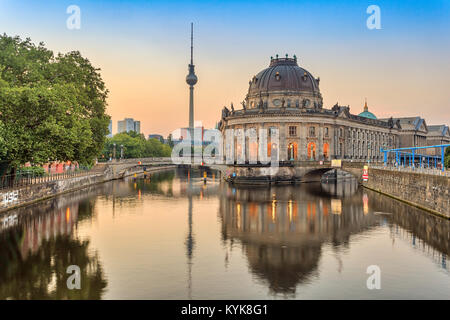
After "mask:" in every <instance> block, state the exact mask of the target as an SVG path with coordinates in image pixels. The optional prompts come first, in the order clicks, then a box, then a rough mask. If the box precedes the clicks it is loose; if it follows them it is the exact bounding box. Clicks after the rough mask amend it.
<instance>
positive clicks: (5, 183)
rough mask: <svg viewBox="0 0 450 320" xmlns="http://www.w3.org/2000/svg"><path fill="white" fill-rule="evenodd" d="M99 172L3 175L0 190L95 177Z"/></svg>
mask: <svg viewBox="0 0 450 320" xmlns="http://www.w3.org/2000/svg"><path fill="white" fill-rule="evenodd" d="M100 173H101V171H99V170H98V169H96V168H94V169H75V170H67V171H65V172H62V173H51V174H44V175H42V174H36V173H34V172H25V173H20V172H19V173H17V174H16V175H11V174H9V175H4V176H2V177H0V190H4V189H15V188H20V187H25V186H29V185H33V184H39V183H46V182H50V181H58V180H64V179H68V178H74V177H81V176H89V175H97V174H100Z"/></svg>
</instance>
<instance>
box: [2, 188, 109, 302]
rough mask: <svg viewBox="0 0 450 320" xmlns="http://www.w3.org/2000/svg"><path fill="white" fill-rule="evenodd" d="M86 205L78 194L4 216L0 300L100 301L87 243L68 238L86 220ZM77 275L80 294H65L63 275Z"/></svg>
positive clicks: (101, 279)
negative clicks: (74, 269)
mask: <svg viewBox="0 0 450 320" xmlns="http://www.w3.org/2000/svg"><path fill="white" fill-rule="evenodd" d="M92 206H93V203H92V201H89V200H87V199H86V196H84V195H82V194H80V193H78V194H74V195H72V196H71V197H70V198H69V197H63V198H58V199H53V200H49V201H46V202H43V203H41V205H40V206H39V207H28V208H21V209H18V210H15V211H13V212H12V213H8V214H7V215H6V216H4V217H3V221H6V220H7V221H14V223H13V224H9V225H5V224H3V225H2V228H3V230H2V232H1V233H0V266H1V268H0V299H100V298H101V297H102V292H103V290H104V288H105V287H106V285H107V282H106V280H105V276H104V274H103V271H102V267H101V264H100V261H99V258H98V254H97V253H95V252H91V251H90V248H89V240H82V239H78V238H77V237H76V236H75V235H74V229H76V227H77V224H78V223H79V222H80V221H82V220H84V219H91V218H92V212H93V211H92ZM70 265H77V266H79V267H80V269H81V280H82V283H83V285H82V288H81V290H69V289H68V288H67V284H66V281H67V273H66V269H67V267H68V266H70Z"/></svg>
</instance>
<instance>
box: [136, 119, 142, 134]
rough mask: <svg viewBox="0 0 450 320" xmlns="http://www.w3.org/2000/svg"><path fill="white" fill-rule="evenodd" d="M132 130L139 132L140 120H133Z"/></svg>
mask: <svg viewBox="0 0 450 320" xmlns="http://www.w3.org/2000/svg"><path fill="white" fill-rule="evenodd" d="M134 132H136V133H141V122H140V121H135V122H134Z"/></svg>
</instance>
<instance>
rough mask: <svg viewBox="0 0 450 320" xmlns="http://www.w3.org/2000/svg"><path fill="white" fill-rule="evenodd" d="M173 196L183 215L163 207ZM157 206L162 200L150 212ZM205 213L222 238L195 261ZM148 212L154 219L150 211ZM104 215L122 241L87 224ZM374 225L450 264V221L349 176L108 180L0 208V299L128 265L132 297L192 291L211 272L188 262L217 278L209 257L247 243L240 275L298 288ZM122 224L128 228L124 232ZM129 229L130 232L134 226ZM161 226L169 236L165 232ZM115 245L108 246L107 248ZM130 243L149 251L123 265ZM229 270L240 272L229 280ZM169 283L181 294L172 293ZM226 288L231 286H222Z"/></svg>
mask: <svg viewBox="0 0 450 320" xmlns="http://www.w3.org/2000/svg"><path fill="white" fill-rule="evenodd" d="M205 176H206V182H205ZM168 201H170V202H168ZM202 202H205V203H208V204H209V205H211V208H210V209H209V210H208V213H210V214H209V215H205V214H203V215H202V214H201V211H200V212H199V211H198V208H200V207H202V206H204V205H203V204H202ZM169 204H170V208H171V209H170V210H173V211H176V213H177V214H178V215H175V214H170V215H166V213H165V212H164V211H167V209H166V208H168V205H169ZM97 207H100V208H101V210H97ZM155 207H157V208H159V209H158V210H162V211H152V210H153V209H154V208H155ZM137 209H142V210H137ZM216 212H217V217H216ZM139 214H141V215H142V216H139ZM211 214H212V215H213V218H214V220H215V221H216V223H217V226H218V227H219V230H220V232H219V234H218V236H219V237H220V242H219V243H218V247H217V248H215V249H214V250H211V251H203V256H205V252H208V254H210V255H209V256H208V258H207V260H202V259H203V258H202V254H199V252H200V253H202V250H205V248H207V247H209V246H210V247H211V248H212V247H214V246H213V245H212V244H211V243H212V242H213V241H214V240H215V239H217V237H216V236H215V235H216V234H214V233H212V232H210V230H211V229H213V226H212V225H210V224H206V223H205V221H210V220H208V219H210V217H211ZM152 215H154V217H156V218H157V220H151V219H152V217H153V216H152ZM101 216H103V217H105V216H108V219H110V220H108V221H113V222H112V223H110V224H107V225H108V226H109V227H113V226H118V227H117V229H114V230H115V231H114V232H116V233H114V234H113V236H114V238H118V240H117V242H115V241H114V239H112V238H108V237H107V236H106V235H105V234H104V233H102V232H100V231H101V230H102V228H103V229H104V228H105V226H104V225H105V223H106V222H104V224H103V225H102V224H100V227H96V228H88V227H86V225H88V226H89V225H97V224H96V223H97V222H98V220H99V218H100V217H101ZM149 217H150V218H149ZM175 217H176V218H175ZM141 218H142V219H144V220H143V221H144V222H142V224H144V226H143V227H141V222H140V221H141V220H139V223H137V224H132V223H133V221H134V220H133V219H141ZM145 219H150V220H145ZM153 219H154V218H153ZM174 219H177V220H176V221H174ZM130 223H131V224H130ZM145 223H147V225H145ZM153 223H154V224H155V225H154V229H152V230H153V233H157V232H160V233H159V235H156V236H155V235H153V234H151V233H150V232H149V231H148V230H149V229H148V228H149V226H153V225H152V224H153ZM209 223H210V222H209ZM81 226H84V228H85V232H83V233H80V231H79V229H80V228H81ZM131 226H132V227H131ZM180 226H181V227H180ZM210 226H211V228H210ZM380 227H381V228H385V229H386V228H387V230H388V232H389V236H390V239H391V240H392V243H393V244H394V243H396V242H397V241H400V242H403V243H406V244H407V245H408V246H409V247H410V248H414V251H415V252H417V253H418V254H421V255H423V256H425V257H426V259H428V260H431V261H433V262H434V264H435V266H436V267H438V268H439V270H443V271H444V272H446V273H447V274H448V273H449V266H448V263H447V260H448V255H449V253H450V223H449V221H445V220H442V219H439V218H437V217H434V216H432V215H429V214H426V213H424V212H422V211H421V210H419V209H416V208H413V207H410V206H408V205H406V204H403V203H400V202H398V201H395V200H392V199H389V198H386V197H385V196H382V195H380V194H377V193H374V192H371V191H369V190H362V189H360V188H358V185H357V184H356V181H347V182H345V183H330V184H326V183H322V184H320V183H314V184H300V185H296V186H272V187H260V188H251V189H250V188H235V187H232V186H229V185H227V184H225V183H223V182H222V180H221V178H220V174H219V173H217V172H214V171H209V170H206V171H205V170H200V171H198V170H193V171H190V170H187V169H179V170H176V171H168V172H162V173H159V174H153V175H151V176H146V177H138V178H130V179H126V180H121V181H114V182H111V183H106V184H102V185H99V186H96V187H93V188H88V189H85V190H83V191H80V192H76V193H73V194H70V195H64V196H61V197H58V198H56V199H52V200H48V201H45V202H41V203H39V205H35V206H30V207H26V208H21V209H18V210H14V211H11V212H9V213H8V214H7V215H4V216H1V217H0V299H9V298H12V299H101V298H104V297H105V294H106V293H107V292H108V289H109V287H110V286H111V281H112V280H111V279H115V281H116V282H120V280H122V279H121V277H125V278H126V279H127V281H130V280H129V279H130V278H127V277H128V276H129V274H130V272H129V269H127V268H134V267H135V268H136V269H131V270H133V272H135V273H132V277H134V278H133V279H134V280H136V284H135V285H134V287H131V288H130V289H129V290H131V293H130V294H131V297H133V292H140V290H142V288H146V289H148V290H150V293H151V294H153V295H151V296H139V297H140V298H153V297H156V298H159V297H160V296H158V290H156V289H154V290H153V288H154V287H157V286H159V288H165V287H170V286H173V287H171V289H167V292H168V293H167V295H165V296H164V297H165V298H189V299H191V298H196V297H198V296H199V292H208V289H209V287H213V286H214V285H215V284H216V283H212V282H208V283H207V284H206V285H200V284H199V283H200V282H201V281H200V279H199V278H198V276H197V278H196V277H195V274H196V273H195V270H203V273H202V276H205V277H206V276H207V273H208V272H209V273H210V274H212V277H213V279H220V278H221V277H225V276H226V275H227V273H226V272H224V271H223V270H221V269H220V267H218V265H217V264H215V260H217V259H221V263H222V264H223V257H224V256H225V266H224V268H225V269H226V268H227V267H228V265H229V264H231V263H233V261H232V260H231V259H230V253H231V251H232V250H233V249H235V248H236V247H239V248H241V249H242V253H243V259H245V261H246V263H245V264H243V266H244V268H245V269H240V270H239V273H240V274H242V273H244V274H247V273H248V274H251V275H252V279H254V281H255V282H256V283H258V285H261V286H263V287H264V288H267V289H268V291H269V296H270V295H280V296H284V297H296V295H297V294H298V293H299V291H302V290H307V288H308V286H310V285H313V284H314V283H315V281H316V280H317V279H320V278H321V276H322V274H323V272H324V271H323V268H321V266H322V267H323V263H322V262H323V260H324V259H325V258H326V257H327V255H330V250H331V252H332V256H333V257H335V258H336V259H337V264H338V272H339V273H341V272H344V271H345V268H347V267H349V266H348V264H347V265H345V264H344V263H343V259H344V255H345V254H346V253H347V252H349V251H350V250H351V249H352V244H353V243H354V241H353V239H354V237H355V236H361V235H367V234H369V233H370V232H371V231H374V230H378V229H379V228H380ZM98 228H100V229H98ZM127 228H130V229H127ZM158 229H162V230H158ZM99 230H100V231H99ZM122 231H124V232H126V231H128V236H126V235H123V234H122ZM134 233H137V237H136V238H134V237H132V236H130V235H133V234H134ZM206 235H208V236H206ZM102 237H105V239H108V240H103V241H101V242H98V241H97V242H96V244H97V246H98V244H99V243H105V245H104V247H102V248H103V249H104V251H102V250H98V247H97V246H94V245H92V239H93V238H97V239H98V238H101V239H103V238H102ZM164 237H167V239H168V240H167V242H160V238H164ZM108 241H109V242H108ZM352 241H353V242H352ZM118 244H120V245H121V246H120V247H117V246H118ZM220 245H221V246H220ZM110 247H113V248H114V249H113V250H112V251H113V253H111V252H109V253H108V251H109V250H105V248H106V249H109V248H110ZM116 247H117V249H116ZM134 248H136V254H137V257H140V258H142V259H145V258H146V257H147V255H148V261H147V260H143V261H135V262H133V263H132V266H130V263H129V261H126V259H125V258H124V257H125V256H126V255H127V254H128V253H129V251H130V249H131V250H134ZM138 249H142V250H143V251H140V250H138ZM180 249H181V250H180ZM221 250H222V251H221ZM382 250H389V248H383V249H382ZM142 252H143V253H145V254H147V255H143V253H142ZM148 252H152V254H150V253H148ZM386 252H387V251H386ZM102 253H103V254H102ZM153 254H155V255H153ZM108 257H109V258H108ZM111 257H112V258H111ZM159 260H161V263H159ZM208 260H210V261H208ZM105 261H109V263H112V262H111V261H113V262H114V263H116V265H118V266H120V267H124V269H126V270H127V272H125V273H124V274H126V275H124V274H121V273H120V272H117V270H115V269H114V268H112V269H111V268H110V269H109V273H107V272H106V271H105V269H107V268H106V267H107V265H106V264H105V263H106V262H105ZM156 262H158V263H156ZM328 263H329V262H328ZM104 264H105V265H104ZM69 265H78V266H80V268H81V270H82V288H81V290H79V291H78V290H68V289H67V286H66V279H67V276H68V275H67V274H66V268H67V267H68V266H69ZM172 266H176V267H177V268H172ZM210 266H211V267H210ZM350 267H351V266H350ZM171 268H172V269H171ZM169 269H170V270H171V271H170V272H169V271H167V270H169ZM134 270H136V271H134ZM150 270H151V271H152V272H151V273H155V274H157V275H158V276H160V277H161V279H158V277H157V276H155V278H152V279H151V280H148V281H147V282H146V281H145V280H142V281H139V280H137V279H145V275H146V273H149V271H150ZM205 270H207V272H206V271H205ZM429 272H433V271H432V270H431V271H430V270H429ZM179 273H182V275H180V274H179ZM197 273H198V272H197ZM412 276H414V275H412ZM177 277H178V278H177ZM175 278H177V279H178V280H174V279H175ZM235 279H238V277H237V276H236V278H231V279H230V280H231V281H234V280H235ZM239 279H240V278H239ZM217 283H220V282H219V281H217ZM133 290H134V291H133ZM159 290H161V289H159ZM174 292H183V294H181V295H180V296H177V295H175V296H174ZM233 293H235V288H234V287H232V288H230V292H229V294H228V295H227V297H233ZM184 294H185V295H184ZM406 294H407V293H406ZM200 296H202V295H200ZM111 297H112V298H116V297H117V296H114V295H112V296H111ZM119 297H120V296H119ZM202 297H205V296H202ZM206 297H209V298H215V297H214V296H206Z"/></svg>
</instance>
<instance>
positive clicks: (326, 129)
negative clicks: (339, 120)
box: [325, 127, 328, 137]
mask: <svg viewBox="0 0 450 320" xmlns="http://www.w3.org/2000/svg"><path fill="white" fill-rule="evenodd" d="M325 137H328V127H325Z"/></svg>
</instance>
